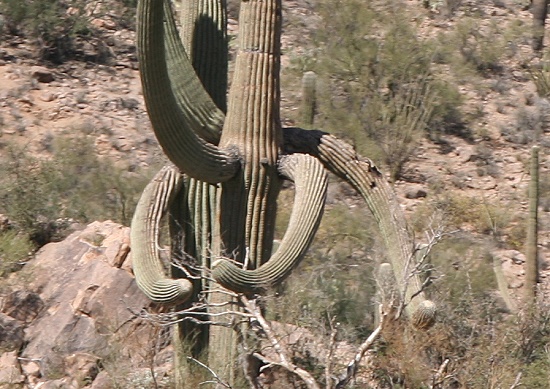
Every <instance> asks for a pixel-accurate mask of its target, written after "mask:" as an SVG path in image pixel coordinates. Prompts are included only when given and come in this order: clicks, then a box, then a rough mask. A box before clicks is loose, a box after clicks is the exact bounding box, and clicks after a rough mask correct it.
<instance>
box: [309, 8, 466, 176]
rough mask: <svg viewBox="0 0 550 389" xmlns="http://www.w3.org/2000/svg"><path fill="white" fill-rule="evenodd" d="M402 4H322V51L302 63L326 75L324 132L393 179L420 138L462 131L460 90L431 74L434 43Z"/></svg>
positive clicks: (323, 79) (322, 106)
mask: <svg viewBox="0 0 550 389" xmlns="http://www.w3.org/2000/svg"><path fill="white" fill-rule="evenodd" d="M401 6H403V5H402V4H401V3H400V2H398V3H392V4H386V3H384V4H381V3H378V2H369V3H368V4H365V3H364V2H361V1H357V0H351V1H323V2H320V5H319V7H318V9H319V14H320V15H321V17H322V24H323V28H322V29H319V30H318V31H317V33H316V36H315V40H316V43H317V46H318V49H317V50H316V51H314V53H313V54H312V56H314V60H313V61H311V62H309V63H308V62H307V61H306V62H304V61H302V62H303V63H306V64H307V66H308V67H310V68H308V69H302V70H314V71H315V72H316V73H317V74H318V76H319V78H320V82H319V84H320V87H319V95H320V98H319V99H318V100H319V102H320V104H319V108H318V112H319V115H318V116H319V119H320V120H319V123H318V125H319V127H321V128H324V129H328V130H333V131H337V132H339V133H340V134H341V135H344V136H347V137H350V138H352V139H354V141H355V143H356V146H357V148H358V149H359V151H360V152H362V153H364V154H366V155H369V157H370V158H372V159H373V160H374V161H375V162H377V163H379V164H381V165H383V166H385V167H386V170H388V171H389V173H390V176H391V178H392V179H394V180H395V179H398V178H400V177H401V176H402V174H403V171H404V165H405V163H406V162H407V161H408V160H409V158H410V157H411V156H412V155H413V154H414V152H415V149H416V147H417V145H418V143H419V141H420V140H421V138H422V137H424V136H425V135H426V134H427V133H429V134H430V135H431V136H436V134H437V133H439V132H442V131H447V130H446V129H454V128H455V127H460V126H461V118H460V114H459V110H458V108H459V106H460V96H459V93H458V91H457V90H456V88H455V87H454V86H452V84H449V83H448V82H443V81H442V80H441V79H440V78H439V77H438V76H437V74H436V73H435V72H434V71H433V65H432V63H433V57H434V54H435V49H434V47H433V44H432V42H430V41H428V40H422V39H418V36H419V34H418V32H417V29H416V26H415V25H414V24H413V23H410V22H409V21H408V20H406V19H404V18H402V17H400V16H399V15H400V7H401ZM323 85H324V87H323ZM321 96H322V97H321Z"/></svg>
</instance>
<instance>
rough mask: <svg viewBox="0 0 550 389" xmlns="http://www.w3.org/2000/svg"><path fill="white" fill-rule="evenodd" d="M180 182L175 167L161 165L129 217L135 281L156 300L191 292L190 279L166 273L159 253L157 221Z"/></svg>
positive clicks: (168, 301)
mask: <svg viewBox="0 0 550 389" xmlns="http://www.w3.org/2000/svg"><path fill="white" fill-rule="evenodd" d="M181 185H182V179H181V175H180V174H179V172H177V171H176V169H175V168H173V167H171V166H166V167H164V168H163V169H161V170H160V172H159V173H157V175H156V176H155V177H154V178H153V180H152V181H151V182H150V183H149V184H148V185H147V187H146V188H145V190H144V191H143V194H142V196H141V198H140V200H139V204H138V205H137V207H136V212H135V213H134V217H133V221H132V229H131V242H132V256H133V258H136V260H135V261H134V262H133V267H134V272H135V275H136V282H137V284H138V286H139V287H140V288H141V290H142V291H143V292H144V293H145V295H146V296H147V297H149V299H151V301H153V302H155V303H159V304H166V305H173V304H177V303H180V302H182V301H185V300H187V299H188V298H189V297H191V293H192V292H193V288H192V285H191V282H190V281H189V280H187V279H185V278H181V279H170V278H168V277H167V276H166V275H165V273H164V269H163V266H162V261H161V260H160V258H159V255H158V247H159V242H158V238H159V229H160V222H161V219H162V217H163V216H164V215H165V214H166V211H167V209H168V207H169V204H170V203H171V202H172V201H173V200H174V196H175V193H177V191H178V190H179V189H180V187H181Z"/></svg>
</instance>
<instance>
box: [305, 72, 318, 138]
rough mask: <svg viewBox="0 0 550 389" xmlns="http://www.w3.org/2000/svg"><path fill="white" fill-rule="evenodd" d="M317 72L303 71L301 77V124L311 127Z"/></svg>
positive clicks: (313, 116)
mask: <svg viewBox="0 0 550 389" xmlns="http://www.w3.org/2000/svg"><path fill="white" fill-rule="evenodd" d="M316 88H317V74H315V72H305V73H304V75H303V77H302V112H301V113H302V115H301V116H302V126H304V128H313V122H314V120H315V105H316Z"/></svg>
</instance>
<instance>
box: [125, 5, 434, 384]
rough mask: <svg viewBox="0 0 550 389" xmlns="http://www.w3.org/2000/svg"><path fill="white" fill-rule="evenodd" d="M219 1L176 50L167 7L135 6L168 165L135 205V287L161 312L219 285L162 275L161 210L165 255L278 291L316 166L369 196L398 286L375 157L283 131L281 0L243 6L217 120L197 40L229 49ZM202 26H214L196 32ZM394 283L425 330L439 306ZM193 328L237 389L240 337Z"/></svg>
mask: <svg viewBox="0 0 550 389" xmlns="http://www.w3.org/2000/svg"><path fill="white" fill-rule="evenodd" d="M224 4H225V2H224V1H223V0H204V1H199V0H190V1H189V2H188V4H187V5H184V6H183V7H182V9H183V10H184V12H186V15H184V17H183V19H182V20H184V24H185V25H184V26H183V29H182V36H183V40H184V43H182V41H181V40H180V37H179V34H178V32H177V29H176V27H175V23H174V20H173V14H172V10H171V7H170V6H169V5H168V3H167V2H166V1H163V0H140V1H139V3H138V23H137V26H138V29H137V37H138V38H137V41H138V56H139V60H140V72H141V78H142V84H143V92H144V98H145V102H146V106H147V111H148V113H149V117H150V120H151V123H152V126H153V128H154V131H155V134H156V136H157V138H158V140H159V143H160V144H161V146H162V147H163V149H164V151H165V153H166V155H167V156H168V157H169V158H170V160H171V161H172V162H173V163H174V165H175V167H173V166H169V167H165V168H163V170H161V172H159V175H158V176H157V177H156V178H155V179H154V180H153V181H152V182H151V184H150V185H149V186H148V189H146V190H145V191H144V193H143V195H142V199H141V200H140V203H139V204H138V207H137V209H136V216H135V217H134V220H133V223H132V230H136V232H135V233H132V246H133V247H134V246H135V247H137V250H134V257H133V261H134V271H135V273H136V277H137V278H138V279H139V281H138V283H139V285H140V287H142V289H144V291H145V292H146V293H147V294H148V295H149V296H150V297H152V298H156V300H155V301H159V302H167V303H170V304H173V303H175V302H178V303H181V300H182V299H183V298H190V300H189V301H190V302H192V301H194V299H196V298H197V294H198V293H199V292H200V291H201V290H204V289H211V288H219V285H217V284H215V283H214V284H212V285H211V284H210V281H209V280H208V279H207V278H206V277H205V278H203V279H202V280H200V281H197V280H194V281H191V280H187V279H185V277H186V276H185V274H181V273H178V271H176V270H173V271H172V277H174V278H176V279H175V280H171V279H170V278H168V276H167V275H165V274H164V272H163V267H162V264H161V262H160V258H159V255H158V253H157V252H156V251H155V250H157V241H156V240H155V239H157V240H158V238H157V233H158V223H159V221H160V218H161V217H162V215H163V214H165V213H166V209H168V210H169V216H170V225H171V234H170V235H171V239H172V255H176V256H177V255H178V254H180V255H183V254H188V255H192V256H193V257H195V261H196V263H197V264H199V265H202V266H204V267H206V268H208V267H210V268H212V275H213V277H214V279H215V280H216V281H218V282H219V283H220V284H221V285H223V286H225V287H227V288H229V289H232V290H234V291H238V292H250V291H252V292H257V291H262V290H263V289H265V288H266V287H268V286H271V285H275V284H277V283H278V282H280V281H281V280H283V279H284V278H285V277H286V276H288V274H289V273H290V272H291V270H292V269H293V268H294V267H295V266H296V265H297V264H298V263H299V261H300V259H301V258H302V257H303V255H304V253H305V252H306V250H307V248H308V246H309V244H310V242H311V240H312V238H313V236H314V234H315V232H316V230H317V227H318V224H319V220H320V217H321V215H322V212H323V205H324V199H325V192H326V180H327V176H326V173H325V171H324V169H326V170H328V171H331V172H333V173H335V174H337V175H338V176H340V177H342V178H343V179H345V180H346V181H348V182H349V183H350V184H352V185H353V186H354V187H355V188H356V189H357V190H358V191H359V193H361V195H362V196H363V197H364V198H365V200H366V203H367V205H368V206H369V208H370V210H371V211H372V213H373V214H374V215H375V218H376V220H377V222H378V225H379V228H380V231H381V233H382V236H383V237H384V240H385V243H386V247H387V250H388V258H389V259H390V260H391V262H392V268H393V271H394V273H395V274H396V280H400V279H404V278H405V272H406V270H407V269H406V264H407V263H408V261H409V260H410V258H412V255H413V254H412V253H413V247H414V246H413V240H412V237H411V234H410V233H409V232H408V229H407V225H406V222H405V219H404V216H403V214H402V211H401V209H400V208H399V204H398V203H397V199H396V197H395V194H394V192H393V191H392V189H391V187H390V185H389V183H388V182H387V181H386V180H385V178H384V177H383V175H382V174H381V173H380V172H379V171H378V170H377V169H376V167H375V166H374V165H373V164H372V162H371V161H369V160H368V159H365V158H362V157H360V156H358V155H356V153H355V150H354V149H353V148H352V146H350V145H348V144H347V143H345V142H343V141H341V140H339V139H337V138H335V137H333V136H331V135H329V134H326V133H322V132H320V131H305V130H302V129H296V128H292V129H284V130H283V129H282V128H281V123H280V118H279V102H280V91H279V87H280V86H279V72H280V33H281V0H263V1H261V0H248V1H243V2H242V3H241V7H240V16H239V20H240V21H241V30H240V36H239V39H240V41H239V45H238V47H239V49H238V51H237V55H236V63H235V72H234V79H233V82H232V83H231V88H230V90H229V98H228V103H227V114H225V113H224V111H225V93H222V92H221V91H222V90H223V89H224V88H225V85H226V82H225V81H224V80H225V77H226V75H225V74H223V73H225V70H224V69H226V67H224V66H227V65H226V64H222V63H221V62H223V59H220V58H218V57H216V55H217V53H215V52H212V51H211V50H210V51H209V50H208V48H207V47H205V45H207V44H206V43H204V42H213V43H212V45H214V43H215V44H216V45H217V44H222V43H223V40H225V35H224V34H225V31H221V30H223V29H224V28H225V25H224V23H225V19H224V18H225V14H224V12H225V8H224V7H223V5H224ZM201 7H202V8H201ZM201 23H206V25H207V26H208V27H209V28H200V27H197V26H200V25H201ZM190 26H191V27H190ZM201 42H203V43H201ZM188 53H191V54H190V55H189V54H188ZM224 56H225V57H226V52H223V53H222V57H223V58H225V57H224ZM214 79H218V80H221V81H219V82H217V81H216V82H214V81H212V80H214ZM223 92H225V91H223ZM306 154H307V155H306ZM285 179H291V180H294V181H295V183H296V203H297V204H298V205H296V206H294V207H293V213H292V215H291V222H290V224H289V227H288V231H287V233H286V234H285V238H284V239H283V243H282V244H281V246H280V247H279V248H278V249H277V250H276V251H275V253H274V254H273V255H272V254H271V252H272V246H273V235H274V226H275V216H276V198H277V196H278V193H279V190H280V187H281V183H282V181H283V180H285ZM176 183H177V185H176ZM151 188H152V189H151ZM155 188H156V189H155ZM300 204H302V206H301V207H300V206H299V205H300ZM211 256H213V257H217V258H220V257H228V256H229V257H230V259H231V260H232V261H231V262H228V261H225V260H222V261H217V262H216V263H215V266H210V265H211V264H210V258H211ZM239 263H240V264H242V268H240V267H239V266H237V265H236V264H239ZM190 271H193V270H192V269H190ZM170 281H173V282H174V284H170ZM166 282H168V284H170V285H178V286H179V287H180V289H177V288H175V289H170V288H167V289H169V290H170V293H173V294H174V295H175V296H172V295H171V294H169V293H168V294H166V292H165V291H164V289H163V288H160V290H161V292H159V293H157V292H156V290H155V289H154V288H153V287H152V286H151V285H153V286H154V285H160V286H163V285H164V283H166ZM398 284H399V288H400V292H401V294H402V295H404V296H405V299H406V301H405V302H406V309H407V312H408V313H409V315H410V317H411V318H414V317H415V314H417V316H418V315H423V316H424V317H425V319H423V320H421V322H422V323H430V322H433V320H430V318H432V319H433V318H435V305H434V304H433V303H432V302H431V301H429V300H426V297H425V296H424V293H423V292H422V291H421V290H420V286H421V282H420V280H419V279H418V277H416V276H415V277H412V278H410V280H409V285H408V287H407V288H405V287H404V286H402V285H401V284H400V283H398ZM190 285H192V293H191V292H189V286H190ZM171 287H172V286H171ZM173 290H177V292H173ZM208 295H209V296H210V297H209V299H210V300H209V301H210V302H211V303H214V304H215V303H217V302H225V301H227V297H226V296H224V295H221V294H216V293H209V294H208ZM158 296H160V298H159V297H158ZM413 296H414V298H413ZM190 302H187V303H183V304H180V307H186V306H188V305H186V304H190ZM426 307H428V308H430V309H426ZM222 309H223V308H222ZM417 310H419V311H418V312H420V313H417V312H416V311H417ZM215 312H216V311H215V308H212V313H215ZM430 315H431V316H430ZM426 318H427V319H426ZM185 328H186V327H185V326H183V325H180V326H178V328H177V331H176V332H177V334H176V339H177V340H178V342H179V343H178V342H176V343H175V347H179V348H181V347H182V342H183V339H184V338H185V336H186V335H185ZM193 331H199V332H201V334H204V336H203V335H200V336H199V339H200V340H199V342H207V346H206V347H207V350H208V358H209V360H208V365H209V366H210V367H211V368H213V369H214V370H215V371H216V373H217V374H219V375H220V377H222V379H224V380H226V381H228V382H230V383H231V382H233V381H234V378H235V376H234V371H235V366H234V364H235V362H236V342H237V340H236V335H235V332H234V331H232V330H231V329H227V328H223V327H218V326H213V327H209V328H207V329H206V330H205V329H204V327H198V328H195V329H194V330H193ZM205 339H207V340H205ZM180 354H181V352H180V351H177V352H176V365H177V366H178V367H177V368H176V370H178V372H177V373H176V374H177V377H176V387H178V388H179V387H185V377H184V376H185V374H183V373H181V372H180V370H183V369H182V368H181V366H180V364H182V363H184V361H185V358H184V357H183V356H181V357H178V355H180ZM178 376H179V378H178Z"/></svg>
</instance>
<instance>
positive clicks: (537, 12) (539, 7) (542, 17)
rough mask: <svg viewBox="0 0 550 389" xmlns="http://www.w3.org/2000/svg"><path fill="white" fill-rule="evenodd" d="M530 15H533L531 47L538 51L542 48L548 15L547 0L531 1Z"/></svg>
mask: <svg viewBox="0 0 550 389" xmlns="http://www.w3.org/2000/svg"><path fill="white" fill-rule="evenodd" d="M531 13H532V14H533V41H532V47H533V50H535V51H540V50H542V48H543V47H544V26H545V25H546V16H547V15H548V0H532V1H531Z"/></svg>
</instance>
